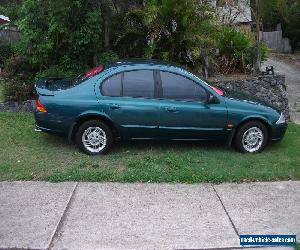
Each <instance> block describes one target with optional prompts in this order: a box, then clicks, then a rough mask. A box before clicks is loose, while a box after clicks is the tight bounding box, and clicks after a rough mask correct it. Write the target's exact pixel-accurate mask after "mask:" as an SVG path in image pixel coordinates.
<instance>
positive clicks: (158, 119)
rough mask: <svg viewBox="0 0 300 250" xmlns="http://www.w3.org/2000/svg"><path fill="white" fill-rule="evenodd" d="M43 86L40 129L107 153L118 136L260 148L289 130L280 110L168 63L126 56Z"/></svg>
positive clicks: (83, 147) (89, 150)
mask: <svg viewBox="0 0 300 250" xmlns="http://www.w3.org/2000/svg"><path fill="white" fill-rule="evenodd" d="M36 90H37V93H38V97H37V100H36V112H35V119H36V130H37V131H44V132H47V133H53V134H60V135H64V136H66V137H68V139H69V140H70V141H75V142H76V143H77V145H78V147H79V148H80V149H81V150H82V151H83V152H85V153H87V154H91V155H97V154H104V153H106V152H107V151H108V150H109V149H110V148H111V147H112V144H113V142H114V141H115V139H123V140H134V139H139V140H141V139H142V140H153V139H155V140H216V141H227V144H228V145H232V146H234V147H235V148H236V149H238V150H240V151H241V152H249V153H255V152H261V151H262V150H263V149H264V148H265V147H266V146H267V145H268V143H269V142H270V141H278V140H281V139H282V137H283V135H284V133H285V131H286V129H287V123H286V121H285V118H284V115H283V114H282V113H281V112H280V111H278V110H276V109H275V108H273V107H270V106H268V105H266V104H264V103H263V102H259V101H253V100H251V99H249V98H248V97H245V96H244V95H241V94H240V93H227V92H226V91H225V92H223V91H222V90H220V89H218V88H215V87H213V86H210V85H209V84H207V83H206V82H204V81H203V80H201V79H200V78H198V77H197V76H196V75H194V74H192V73H190V72H189V71H187V70H185V69H183V68H181V67H178V66H176V65H173V64H170V63H166V62H161V61H153V60H140V61H138V60H134V61H119V62H115V63H112V64H110V65H106V66H104V65H101V66H99V67H97V68H94V69H92V70H90V71H88V72H86V73H85V74H84V75H82V76H80V77H78V78H76V79H75V80H69V79H60V78H44V79H40V80H38V81H37V83H36Z"/></svg>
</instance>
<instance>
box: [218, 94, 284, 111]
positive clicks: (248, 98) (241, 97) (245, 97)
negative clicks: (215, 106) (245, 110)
mask: <svg viewBox="0 0 300 250" xmlns="http://www.w3.org/2000/svg"><path fill="white" fill-rule="evenodd" d="M222 90H223V91H224V93H225V95H224V97H226V98H229V99H234V100H237V101H242V102H245V103H249V104H253V105H262V106H266V107H270V108H272V109H275V110H276V111H278V112H280V111H279V110H278V109H277V108H276V107H274V106H273V105H272V104H270V103H268V102H266V101H264V100H262V99H260V98H258V97H255V96H253V95H250V94H248V93H245V92H241V91H234V90H229V89H225V90H224V89H222Z"/></svg>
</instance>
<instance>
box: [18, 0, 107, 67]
mask: <svg viewBox="0 0 300 250" xmlns="http://www.w3.org/2000/svg"><path fill="white" fill-rule="evenodd" d="M99 8H100V6H98V5H97V4H95V1H93V0H76V1H73V0H51V1H43V0H25V1H24V2H23V5H22V7H21V19H20V20H19V21H18V27H19V29H20V31H21V32H22V39H21V42H20V44H19V46H18V51H19V53H20V55H22V56H24V57H25V58H27V59H28V60H29V62H30V63H31V64H32V65H33V66H35V67H37V68H38V69H39V70H46V69H49V68H51V67H60V68H62V69H64V70H67V71H68V70H71V71H80V70H82V69H83V68H86V67H88V66H91V65H92V64H93V58H94V56H95V55H97V54H99V53H100V52H101V51H102V46H101V44H102V36H101V24H102V18H101V14H100V9H99Z"/></svg>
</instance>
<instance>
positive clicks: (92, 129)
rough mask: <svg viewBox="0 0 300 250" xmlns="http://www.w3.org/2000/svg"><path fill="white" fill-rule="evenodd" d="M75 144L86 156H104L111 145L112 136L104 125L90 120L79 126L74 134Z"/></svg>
mask: <svg viewBox="0 0 300 250" xmlns="http://www.w3.org/2000/svg"><path fill="white" fill-rule="evenodd" d="M76 144H77V145H78V147H79V148H80V150H81V151H83V152H84V153H86V154H89V155H100V154H105V153H107V152H108V151H109V150H110V148H111V146H112V144H113V135H112V132H111V129H110V128H109V127H108V126H107V125H106V124H105V123H103V122H101V121H98V120H90V121H86V122H84V123H83V124H81V125H80V127H79V129H78V131H77V133H76Z"/></svg>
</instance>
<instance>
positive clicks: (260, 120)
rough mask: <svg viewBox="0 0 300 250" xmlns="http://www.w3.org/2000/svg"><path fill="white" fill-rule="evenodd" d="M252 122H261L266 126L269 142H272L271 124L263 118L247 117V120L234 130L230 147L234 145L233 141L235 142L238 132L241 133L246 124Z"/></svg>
mask: <svg viewBox="0 0 300 250" xmlns="http://www.w3.org/2000/svg"><path fill="white" fill-rule="evenodd" d="M252 121H258V122H261V123H262V124H264V125H265V126H266V128H267V130H268V142H269V141H270V140H271V138H272V127H271V124H270V123H269V122H268V121H267V120H266V119H265V118H262V117H247V118H246V119H244V120H242V121H241V122H240V123H239V124H238V125H237V126H236V127H235V129H234V131H233V135H232V137H231V139H230V142H229V145H232V143H233V141H234V140H235V136H236V134H237V132H238V131H239V129H240V128H241V127H242V126H243V125H244V124H246V123H248V122H252Z"/></svg>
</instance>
